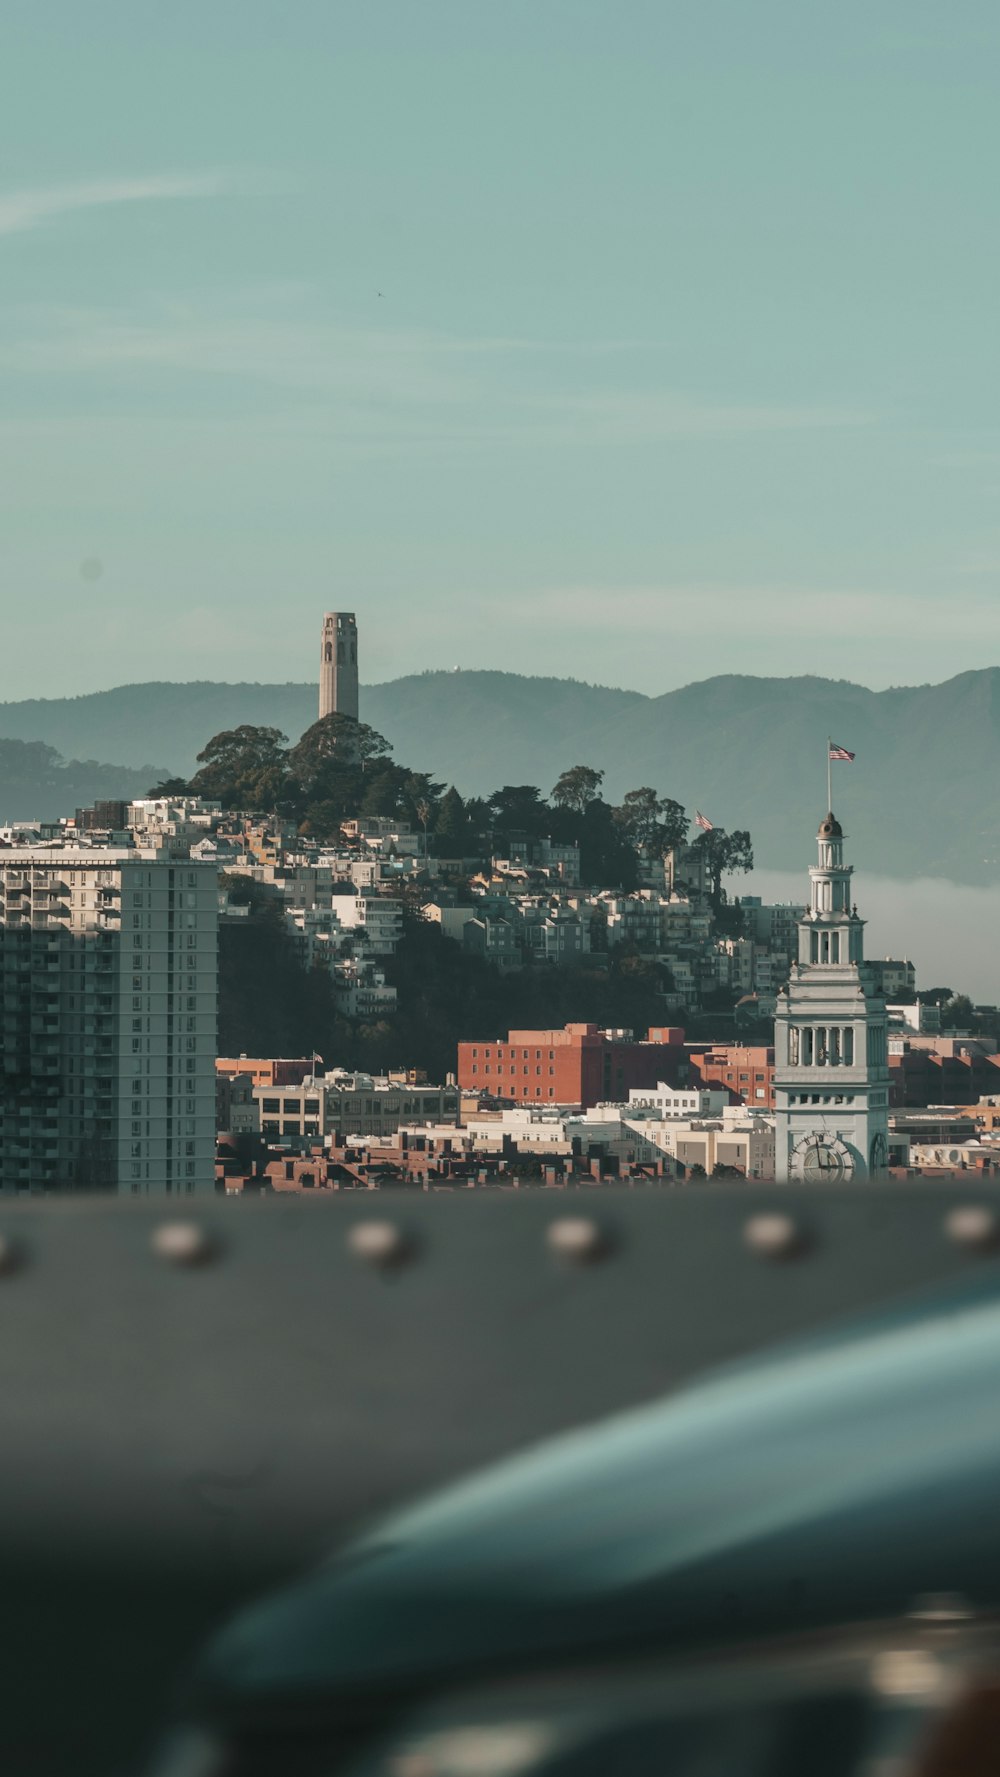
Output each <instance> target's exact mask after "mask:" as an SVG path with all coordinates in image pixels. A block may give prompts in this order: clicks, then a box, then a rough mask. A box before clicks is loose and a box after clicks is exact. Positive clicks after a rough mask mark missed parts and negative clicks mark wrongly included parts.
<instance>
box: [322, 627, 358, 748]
mask: <svg viewBox="0 0 1000 1777" xmlns="http://www.w3.org/2000/svg"><path fill="white" fill-rule="evenodd" d="M319 713H320V717H321V718H322V717H323V716H332V715H334V714H336V715H338V716H353V717H354V720H355V721H357V719H358V626H357V624H356V623H355V621H354V612H353V611H327V613H326V616H325V617H324V618H323V638H322V642H321V645H320V657H319Z"/></svg>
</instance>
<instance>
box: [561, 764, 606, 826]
mask: <svg viewBox="0 0 1000 1777" xmlns="http://www.w3.org/2000/svg"><path fill="white" fill-rule="evenodd" d="M603 782H604V773H603V771H595V770H594V769H593V767H592V766H590V765H571V766H570V768H569V770H568V771H564V772H563V774H562V776H561V778H560V779H559V782H558V783H557V784H556V786H555V788H554V789H553V791H552V800H553V802H554V803H555V804H556V806H557V807H558V808H570V809H572V810H573V811H574V813H575V814H583V813H584V811H585V809H586V808H587V806H588V805H589V804H590V803H591V802H593V801H595V800H596V798H597V797H599V796H600V793H601V785H602V783H603Z"/></svg>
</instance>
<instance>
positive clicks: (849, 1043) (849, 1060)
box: [844, 1025, 854, 1067]
mask: <svg viewBox="0 0 1000 1777" xmlns="http://www.w3.org/2000/svg"><path fill="white" fill-rule="evenodd" d="M844 1065H845V1067H853V1065H854V1031H853V1029H852V1027H851V1026H850V1025H848V1026H847V1028H846V1030H845V1031H844Z"/></svg>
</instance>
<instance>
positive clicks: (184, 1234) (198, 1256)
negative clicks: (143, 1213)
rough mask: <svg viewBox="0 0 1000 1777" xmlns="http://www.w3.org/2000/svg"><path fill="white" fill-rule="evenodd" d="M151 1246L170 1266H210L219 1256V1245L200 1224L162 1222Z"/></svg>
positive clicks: (156, 1230)
mask: <svg viewBox="0 0 1000 1777" xmlns="http://www.w3.org/2000/svg"><path fill="white" fill-rule="evenodd" d="M151 1244H152V1248H153V1251H154V1253H155V1254H156V1256H157V1258H158V1259H165V1260H166V1261H167V1263H168V1264H169V1265H209V1264H211V1262H212V1260H213V1259H217V1258H218V1256H219V1248H218V1245H217V1243H216V1242H215V1241H214V1240H213V1238H212V1236H211V1234H210V1233H209V1231H208V1229H207V1228H203V1227H202V1226H201V1225H200V1223H198V1222H161V1223H160V1225H159V1227H158V1228H156V1229H154V1231H153V1238H152V1242H151Z"/></svg>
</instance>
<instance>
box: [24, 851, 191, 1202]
mask: <svg viewBox="0 0 1000 1777" xmlns="http://www.w3.org/2000/svg"><path fill="white" fill-rule="evenodd" d="M216 885H217V875H216V871H215V869H214V868H213V867H212V866H210V865H205V864H195V863H193V862H191V861H190V860H183V861H180V860H173V859H170V858H165V857H163V856H162V855H158V854H156V853H154V852H149V851H135V850H118V849H114V848H111V847H101V848H94V849H86V848H72V847H60V848H55V847H52V848H49V847H44V846H28V847H25V848H23V849H17V850H11V851H6V852H3V853H0V1028H2V1038H3V1058H2V1074H0V1080H2V1088H3V1089H2V1092H0V1188H2V1189H3V1190H7V1191H25V1190H44V1189H63V1190H114V1189H117V1190H119V1191H129V1190H131V1191H134V1192H146V1191H163V1190H166V1191H181V1192H187V1191H200V1190H212V1189H213V1188H214V1154H215V1048H216V1006H217V935H218V903H217V887H216Z"/></svg>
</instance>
